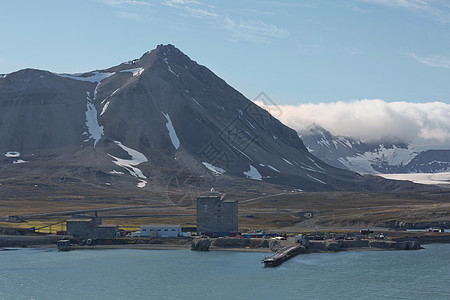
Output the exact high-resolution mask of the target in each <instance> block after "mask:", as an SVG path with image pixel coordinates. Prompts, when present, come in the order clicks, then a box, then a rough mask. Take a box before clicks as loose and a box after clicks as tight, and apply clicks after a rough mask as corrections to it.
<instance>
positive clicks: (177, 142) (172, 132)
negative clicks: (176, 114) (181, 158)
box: [161, 112, 180, 150]
mask: <svg viewBox="0 0 450 300" xmlns="http://www.w3.org/2000/svg"><path fill="white" fill-rule="evenodd" d="M161 113H162V114H163V116H164V117H165V118H166V120H167V123H166V127H167V130H168V131H169V137H170V140H171V141H172V145H173V146H174V147H175V149H177V150H178V149H179V148H180V140H179V139H178V136H177V133H176V132H175V128H174V127H173V124H172V120H170V116H169V114H165V113H163V112H161Z"/></svg>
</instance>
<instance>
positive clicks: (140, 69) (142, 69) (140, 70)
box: [120, 68, 145, 76]
mask: <svg viewBox="0 0 450 300" xmlns="http://www.w3.org/2000/svg"><path fill="white" fill-rule="evenodd" d="M144 70H145V69H144V68H134V69H127V70H122V71H120V72H121V73H124V72H131V73H133V76H139V75H141V74H142V72H144Z"/></svg>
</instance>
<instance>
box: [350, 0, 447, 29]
mask: <svg viewBox="0 0 450 300" xmlns="http://www.w3.org/2000/svg"><path fill="white" fill-rule="evenodd" d="M357 1H358V2H366V3H370V4H375V5H383V6H389V7H394V8H400V9H406V10H409V11H411V12H413V13H415V14H419V15H427V16H430V17H431V18H433V19H434V20H436V21H438V22H440V23H443V24H446V23H450V11H449V10H450V3H449V2H448V0H357Z"/></svg>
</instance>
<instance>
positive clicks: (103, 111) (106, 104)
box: [100, 101, 111, 116]
mask: <svg viewBox="0 0 450 300" xmlns="http://www.w3.org/2000/svg"><path fill="white" fill-rule="evenodd" d="M110 103H111V101H108V102H106V103H105V104H104V105H103V109H102V112H101V113H100V116H103V114H104V113H105V112H106V110H107V109H108V106H109V104H110Z"/></svg>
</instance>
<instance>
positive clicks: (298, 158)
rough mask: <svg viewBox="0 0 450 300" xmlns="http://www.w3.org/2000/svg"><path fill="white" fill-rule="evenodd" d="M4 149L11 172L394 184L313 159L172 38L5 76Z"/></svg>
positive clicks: (111, 180)
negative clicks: (112, 56) (57, 68)
mask: <svg viewBox="0 0 450 300" xmlns="http://www.w3.org/2000/svg"><path fill="white" fill-rule="evenodd" d="M0 153H4V155H3V158H2V159H0V166H1V167H2V174H1V175H2V176H3V177H4V178H13V175H12V174H21V176H25V175H23V174H27V176H28V178H33V180H38V179H39V178H43V177H45V178H47V179H51V180H58V181H70V182H75V183H76V182H84V183H89V184H99V185H102V186H103V187H105V185H107V186H108V187H111V188H114V187H129V186H130V184H131V185H133V186H134V187H135V188H136V186H137V187H139V188H147V189H153V188H157V187H163V186H167V185H169V186H170V185H179V181H180V178H183V180H182V181H183V182H184V183H186V182H187V181H192V184H194V185H202V184H203V185H207V184H210V183H211V182H215V183H218V182H227V184H226V185H227V186H230V184H232V185H238V184H242V183H243V182H249V181H248V180H250V181H251V182H260V183H267V184H275V185H280V184H281V185H284V186H291V187H295V188H297V189H301V190H308V191H326V190H384V189H385V187H384V186H383V184H380V180H379V179H377V180H374V179H370V178H367V177H363V176H360V175H359V174H356V173H354V172H351V171H348V170H343V169H339V168H336V167H333V166H330V165H328V164H326V163H325V162H323V161H322V160H320V159H318V158H317V157H316V156H314V155H312V154H311V153H310V152H309V151H308V150H307V149H306V147H305V146H304V144H303V142H302V140H301V139H300V138H299V137H298V135H297V133H296V132H295V131H294V130H292V129H290V128H288V127H287V126H285V125H283V124H282V123H281V122H280V121H278V120H277V119H275V118H274V117H272V116H271V115H270V114H269V113H268V112H267V111H265V110H263V109H261V108H260V107H259V106H257V105H255V104H254V103H253V102H251V101H250V100H248V99H247V98H245V97H244V96H243V95H242V94H241V93H239V92H238V91H236V90H235V89H233V88H232V87H231V86H229V85H228V84H227V83H226V82H225V81H223V80H222V79H220V78H219V77H217V76H216V75H215V74H214V73H213V72H212V71H210V70H209V69H208V68H206V67H204V66H201V65H199V64H197V63H196V62H194V61H192V60H191V59H190V58H189V57H188V56H186V55H185V54H183V53H182V52H181V51H180V50H178V49H177V48H175V47H174V46H172V45H159V46H158V47H157V48H156V49H154V50H152V51H150V52H147V53H145V54H144V55H143V56H142V57H141V58H139V59H135V60H132V61H129V62H125V63H122V64H119V65H117V66H114V67H111V68H109V69H105V70H96V71H92V72H88V73H83V74H55V73H51V72H48V71H41V70H33V69H26V70H21V71H18V72H14V73H11V74H7V75H3V76H2V77H1V78H0ZM230 182H231V183H230ZM397 188H398V187H397Z"/></svg>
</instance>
